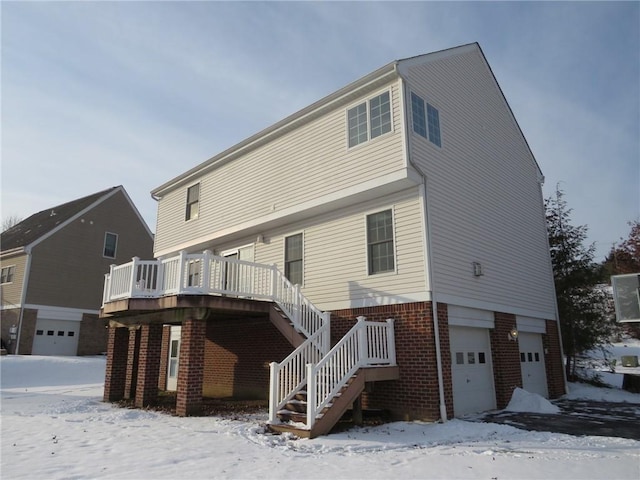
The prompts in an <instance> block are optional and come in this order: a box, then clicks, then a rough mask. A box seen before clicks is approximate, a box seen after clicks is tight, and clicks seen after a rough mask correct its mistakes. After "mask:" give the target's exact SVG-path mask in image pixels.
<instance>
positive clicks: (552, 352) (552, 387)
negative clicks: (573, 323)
mask: <svg viewBox="0 0 640 480" xmlns="http://www.w3.org/2000/svg"><path fill="white" fill-rule="evenodd" d="M542 345H543V347H544V349H545V355H544V363H545V368H546V369H547V388H548V389H549V398H558V397H560V396H562V395H564V394H565V393H566V392H565V383H564V368H563V361H562V349H561V345H560V335H559V332H558V323H557V322H556V321H554V320H547V333H546V334H544V335H542Z"/></svg>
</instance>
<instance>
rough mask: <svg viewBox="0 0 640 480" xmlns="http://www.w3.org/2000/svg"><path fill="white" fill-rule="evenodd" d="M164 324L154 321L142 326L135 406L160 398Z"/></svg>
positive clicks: (140, 406) (144, 405)
mask: <svg viewBox="0 0 640 480" xmlns="http://www.w3.org/2000/svg"><path fill="white" fill-rule="evenodd" d="M161 343H162V325H161V324H159V323H153V324H151V325H142V327H140V354H139V355H140V356H139V361H138V381H137V385H136V399H135V406H136V407H139V408H142V407H146V406H147V405H149V404H151V403H154V402H155V401H156V399H157V398H158V374H159V372H160V350H161Z"/></svg>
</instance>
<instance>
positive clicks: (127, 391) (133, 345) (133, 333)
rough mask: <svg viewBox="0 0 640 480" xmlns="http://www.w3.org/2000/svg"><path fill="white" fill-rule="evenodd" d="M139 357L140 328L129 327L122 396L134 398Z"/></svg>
mask: <svg viewBox="0 0 640 480" xmlns="http://www.w3.org/2000/svg"><path fill="white" fill-rule="evenodd" d="M139 357H140V329H139V328H131V329H129V338H128V351H127V373H126V376H125V383H124V398H126V399H134V398H136V389H137V383H138V361H139Z"/></svg>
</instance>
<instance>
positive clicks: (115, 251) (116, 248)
mask: <svg viewBox="0 0 640 480" xmlns="http://www.w3.org/2000/svg"><path fill="white" fill-rule="evenodd" d="M108 235H113V236H115V237H116V245H115V247H114V249H113V257H111V256H109V255H106V250H107V236H108ZM118 240H119V238H118V234H117V233H113V232H104V243H103V244H102V256H103V257H104V258H116V255H117V254H118Z"/></svg>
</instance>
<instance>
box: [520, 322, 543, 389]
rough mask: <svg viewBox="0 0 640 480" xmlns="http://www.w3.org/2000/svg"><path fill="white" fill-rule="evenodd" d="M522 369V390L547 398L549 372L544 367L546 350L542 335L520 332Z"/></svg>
mask: <svg viewBox="0 0 640 480" xmlns="http://www.w3.org/2000/svg"><path fill="white" fill-rule="evenodd" d="M518 345H519V347H520V368H521V370H522V388H524V389H525V390H526V391H527V392H531V393H537V394H538V395H542V396H543V397H545V398H547V397H548V396H549V393H548V390H547V372H546V370H545V365H544V348H543V347H542V335H540V334H539V333H527V332H520V334H519V335H518Z"/></svg>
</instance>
